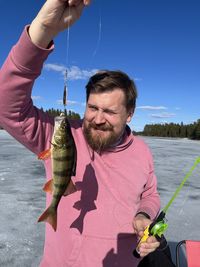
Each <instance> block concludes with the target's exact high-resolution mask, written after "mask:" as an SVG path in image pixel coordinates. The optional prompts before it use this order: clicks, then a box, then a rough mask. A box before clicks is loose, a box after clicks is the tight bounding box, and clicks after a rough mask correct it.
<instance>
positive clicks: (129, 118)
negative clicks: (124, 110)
mask: <svg viewBox="0 0 200 267" xmlns="http://www.w3.org/2000/svg"><path fill="white" fill-rule="evenodd" d="M133 114H134V112H133V111H129V113H128V117H127V119H126V122H127V123H129V122H130V121H131V119H132V117H133Z"/></svg>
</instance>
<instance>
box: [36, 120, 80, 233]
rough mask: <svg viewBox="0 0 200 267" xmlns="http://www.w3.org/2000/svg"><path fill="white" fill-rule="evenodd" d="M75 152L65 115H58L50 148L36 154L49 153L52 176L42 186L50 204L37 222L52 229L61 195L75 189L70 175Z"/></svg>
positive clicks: (43, 155) (54, 224)
mask: <svg viewBox="0 0 200 267" xmlns="http://www.w3.org/2000/svg"><path fill="white" fill-rule="evenodd" d="M76 154H77V151H76V146H75V142H74V139H73V136H72V133H71V129H70V125H69V122H68V120H67V117H66V116H65V115H60V116H59V117H56V120H55V129H54V134H53V137H52V142H51V148H50V150H46V151H43V152H41V153H40V155H39V156H38V158H39V159H46V158H48V157H49V156H50V155H51V160H52V178H53V179H52V180H50V181H48V182H47V183H46V184H45V186H44V188H43V190H44V191H46V192H51V193H52V195H53V196H52V201H51V204H50V206H49V207H48V208H47V209H46V210H45V212H44V213H43V214H42V215H41V216H40V217H39V219H38V222H41V221H46V222H48V223H50V224H51V226H52V227H53V229H54V231H56V229H57V208H58V204H59V202H60V199H61V197H62V196H63V194H64V193H66V190H67V191H75V187H74V185H73V183H72V181H71V176H72V175H75V169H76ZM70 187H71V188H70ZM72 187H73V188H72Z"/></svg>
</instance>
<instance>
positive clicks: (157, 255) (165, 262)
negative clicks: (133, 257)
mask: <svg viewBox="0 0 200 267" xmlns="http://www.w3.org/2000/svg"><path fill="white" fill-rule="evenodd" d="M138 267H176V265H175V264H174V263H173V261H172V257H171V252H170V248H169V246H168V244H167V241H166V239H165V238H164V237H163V238H162V241H161V245H160V247H159V248H158V249H157V250H155V251H154V252H152V253H150V254H148V255H147V256H146V257H144V258H143V259H142V260H141V262H140V263H139V265H138Z"/></svg>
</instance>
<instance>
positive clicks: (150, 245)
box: [133, 214, 160, 257]
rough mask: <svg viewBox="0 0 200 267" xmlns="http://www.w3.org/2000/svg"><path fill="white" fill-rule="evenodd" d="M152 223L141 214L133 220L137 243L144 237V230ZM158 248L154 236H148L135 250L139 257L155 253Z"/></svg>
mask: <svg viewBox="0 0 200 267" xmlns="http://www.w3.org/2000/svg"><path fill="white" fill-rule="evenodd" d="M151 223H152V221H151V220H149V219H147V217H145V216H144V215H142V214H138V215H137V216H136V217H135V218H134V220H133V228H134V232H135V234H136V235H137V236H138V242H139V240H140V239H141V237H142V236H143V235H144V230H145V228H146V227H147V226H148V225H150V224H151ZM159 246H160V243H159V242H158V241H157V239H156V238H155V237H154V236H149V237H148V238H147V240H146V241H145V242H142V243H141V244H140V245H139V246H138V248H137V250H138V252H139V254H140V256H141V257H145V256H147V255H148V254H149V253H151V252H153V251H155V250H156V249H157V248H158V247H159Z"/></svg>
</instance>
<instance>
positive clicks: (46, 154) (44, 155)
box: [38, 148, 51, 160]
mask: <svg viewBox="0 0 200 267" xmlns="http://www.w3.org/2000/svg"><path fill="white" fill-rule="evenodd" d="M50 156H51V149H50V148H49V149H47V150H44V151H42V152H40V153H39V155H38V159H42V160H45V159H48V158H49V157H50Z"/></svg>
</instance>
